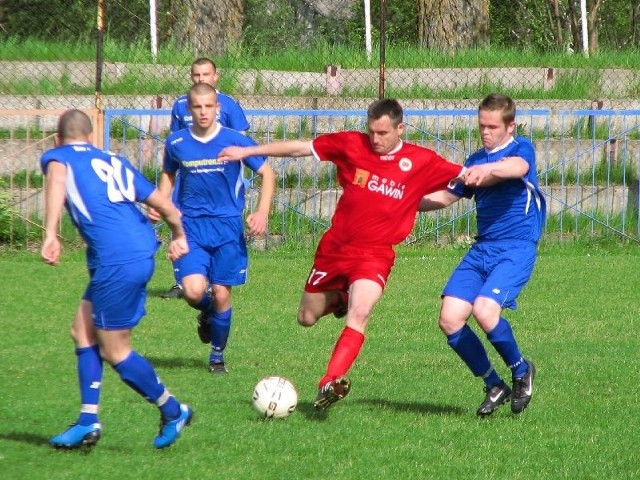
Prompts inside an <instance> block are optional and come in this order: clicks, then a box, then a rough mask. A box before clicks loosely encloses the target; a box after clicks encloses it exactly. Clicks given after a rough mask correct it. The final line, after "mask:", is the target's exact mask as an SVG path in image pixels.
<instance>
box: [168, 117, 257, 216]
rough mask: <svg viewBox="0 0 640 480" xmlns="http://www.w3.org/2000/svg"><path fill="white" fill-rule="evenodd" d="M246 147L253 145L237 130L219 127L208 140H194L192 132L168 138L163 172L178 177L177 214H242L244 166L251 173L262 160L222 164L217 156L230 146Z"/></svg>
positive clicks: (180, 133) (197, 138)
mask: <svg viewBox="0 0 640 480" xmlns="http://www.w3.org/2000/svg"><path fill="white" fill-rule="evenodd" d="M233 145H235V146H239V147H247V146H253V145H256V143H255V142H254V141H253V140H252V139H250V138H249V137H247V136H246V135H243V134H241V133H240V132H238V131H236V130H232V129H230V128H225V127H222V126H221V125H219V124H218V126H217V130H216V131H215V133H213V135H211V136H210V137H208V138H199V137H195V136H194V135H193V133H192V132H191V129H186V130H179V131H177V132H174V133H172V134H171V135H169V137H168V138H167V141H166V145H165V153H164V162H163V169H164V171H165V172H167V173H172V174H176V173H177V174H179V177H180V182H179V183H180V190H179V198H178V203H179V204H180V211H181V212H182V214H183V215H185V216H187V217H200V216H212V217H232V216H239V215H241V214H242V211H243V210H244V202H245V199H244V196H245V189H244V175H243V164H245V165H246V166H248V167H249V168H250V169H251V170H253V171H254V172H255V171H257V170H259V169H260V167H262V165H263V164H264V163H265V161H266V158H265V157H247V158H245V159H244V160H243V161H242V162H236V161H233V162H223V161H220V160H218V154H219V153H220V152H221V151H222V149H224V148H225V147H229V146H233Z"/></svg>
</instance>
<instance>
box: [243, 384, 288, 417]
mask: <svg viewBox="0 0 640 480" xmlns="http://www.w3.org/2000/svg"><path fill="white" fill-rule="evenodd" d="M296 405H298V392H296V389H295V387H294V386H293V384H292V383H291V382H290V381H289V380H287V379H286V378H282V377H267V378H263V379H262V380H260V381H259V382H258V384H257V385H256V388H254V389H253V408H255V410H256V412H258V414H259V415H260V416H261V417H262V418H284V417H287V416H289V414H290V413H291V412H293V411H294V410H295V409H296Z"/></svg>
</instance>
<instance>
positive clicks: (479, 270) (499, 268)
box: [442, 240, 538, 310]
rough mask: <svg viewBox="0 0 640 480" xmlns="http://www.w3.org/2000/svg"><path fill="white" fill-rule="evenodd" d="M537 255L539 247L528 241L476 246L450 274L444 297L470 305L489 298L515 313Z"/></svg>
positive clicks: (500, 242) (481, 243) (483, 243)
mask: <svg viewBox="0 0 640 480" xmlns="http://www.w3.org/2000/svg"><path fill="white" fill-rule="evenodd" d="M537 255H538V246H537V244H536V243H534V242H530V241H526V240H508V241H506V240H505V241H498V242H480V243H476V244H474V245H473V246H472V247H471V250H469V252H467V254H466V255H465V256H464V257H463V258H462V260H461V261H460V264H459V265H458V266H457V267H456V269H455V270H454V271H453V273H452V274H451V277H450V278H449V281H448V282H447V284H446V285H445V287H444V290H443V291H442V296H443V297H444V296H448V297H455V298H460V299H462V300H465V301H467V302H469V303H471V304H473V303H474V302H475V300H476V298H477V297H487V298H491V299H493V300H495V301H496V302H497V303H498V305H500V306H501V307H502V308H509V309H512V310H515V309H516V308H517V303H516V298H517V297H518V295H519V294H520V291H521V290H522V289H523V288H524V286H525V285H526V284H527V282H528V281H529V279H530V278H531V274H532V273H533V267H534V265H535V262H536V257H537Z"/></svg>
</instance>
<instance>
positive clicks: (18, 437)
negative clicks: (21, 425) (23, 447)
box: [0, 432, 49, 446]
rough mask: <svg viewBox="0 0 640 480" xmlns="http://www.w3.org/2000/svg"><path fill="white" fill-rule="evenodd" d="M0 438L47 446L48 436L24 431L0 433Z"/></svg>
mask: <svg viewBox="0 0 640 480" xmlns="http://www.w3.org/2000/svg"><path fill="white" fill-rule="evenodd" d="M0 439H2V440H10V441H12V442H20V443H29V444H31V445H46V446H49V437H45V436H44V435H36V434H33V433H26V432H8V433H0Z"/></svg>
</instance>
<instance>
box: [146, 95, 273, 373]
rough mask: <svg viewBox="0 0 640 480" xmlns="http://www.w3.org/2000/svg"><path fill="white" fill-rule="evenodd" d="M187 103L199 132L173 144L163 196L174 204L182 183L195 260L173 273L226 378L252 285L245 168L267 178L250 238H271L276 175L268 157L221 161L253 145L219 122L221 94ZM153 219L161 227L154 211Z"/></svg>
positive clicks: (215, 369)
mask: <svg viewBox="0 0 640 480" xmlns="http://www.w3.org/2000/svg"><path fill="white" fill-rule="evenodd" d="M188 101H189V110H190V112H191V114H192V118H193V125H192V126H191V127H190V128H188V129H186V130H179V131H177V132H174V133H172V134H171V135H169V137H168V138H167V141H166V144H165V157H164V164H163V172H162V175H161V178H160V191H161V192H162V193H163V194H164V195H166V196H167V197H169V196H170V195H171V191H172V189H173V188H174V187H175V179H176V176H178V175H179V177H180V189H179V193H178V195H179V197H178V204H179V205H180V211H181V212H182V222H183V224H184V228H185V231H186V232H187V238H188V241H189V253H188V254H187V255H185V256H184V257H182V258H181V259H179V260H177V261H175V262H174V271H175V272H176V278H177V279H178V281H179V283H180V284H181V285H182V289H183V295H184V298H185V300H186V301H187V303H189V305H191V306H192V307H193V308H195V309H197V310H200V312H201V313H200V314H199V315H198V335H199V337H200V340H201V341H202V342H203V343H210V344H211V353H210V355H209V369H210V371H211V372H212V373H216V374H224V373H227V368H226V366H225V361H224V356H223V351H224V349H225V346H226V344H227V340H228V337H229V331H230V327H231V317H232V309H231V288H232V287H233V286H235V285H243V284H244V283H245V282H246V279H247V267H248V257H247V248H246V242H245V237H244V224H243V220H242V216H243V211H244V206H245V198H244V197H245V185H244V176H243V168H244V166H246V167H248V168H249V169H251V170H252V171H254V172H256V173H257V174H258V175H259V176H260V177H262V185H261V190H260V198H259V201H258V205H257V207H256V210H255V211H254V212H253V213H251V214H249V215H248V216H247V218H246V223H247V227H248V233H249V235H262V234H263V233H264V232H265V231H266V227H267V217H268V214H269V210H270V208H271V202H272V199H273V192H274V190H275V175H274V173H273V170H272V169H271V167H270V166H269V165H268V164H267V163H266V159H265V158H264V157H251V158H248V159H246V160H245V161H244V164H243V163H239V162H225V161H220V160H218V154H219V152H220V151H222V150H223V149H224V148H225V147H228V146H248V145H255V142H254V141H253V140H251V139H250V138H249V137H247V136H245V135H242V134H241V133H239V132H237V131H236V130H232V129H230V128H226V127H223V126H222V125H220V124H219V123H218V122H216V112H217V110H218V103H217V94H216V91H215V89H214V88H213V87H212V86H211V85H208V84H206V83H198V84H196V85H194V86H192V87H191V89H190V90H189V94H188ZM150 218H151V219H152V220H157V219H158V216H157V215H156V212H154V211H153V209H151V210H150ZM208 292H211V295H209V293H208Z"/></svg>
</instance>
